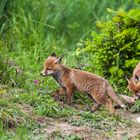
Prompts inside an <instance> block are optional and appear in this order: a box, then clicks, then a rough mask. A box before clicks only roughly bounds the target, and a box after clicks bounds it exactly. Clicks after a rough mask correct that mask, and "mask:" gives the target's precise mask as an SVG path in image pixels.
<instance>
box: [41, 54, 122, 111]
mask: <svg viewBox="0 0 140 140" xmlns="http://www.w3.org/2000/svg"><path fill="white" fill-rule="evenodd" d="M61 59H62V58H61V57H57V56H56V55H55V53H52V54H51V55H50V56H49V57H48V58H47V59H46V60H45V62H44V68H43V70H42V72H41V75H42V76H52V77H53V78H54V79H55V80H56V81H57V82H58V84H59V85H60V86H61V88H60V89H58V90H57V91H56V92H55V94H54V97H55V99H58V97H59V96H60V95H61V94H64V93H65V94H66V99H67V103H68V104H70V103H71V99H72V95H73V92H74V91H75V90H78V91H81V92H85V93H87V94H88V95H89V96H90V97H91V98H92V99H93V101H94V102H95V105H94V107H93V108H92V109H91V111H92V112H94V111H96V110H97V109H98V108H99V107H100V106H101V105H105V106H106V107H107V108H108V110H109V111H110V112H111V113H113V112H114V111H115V110H114V107H113V103H112V100H113V101H115V102H116V103H117V104H118V105H119V106H120V107H122V108H123V107H124V104H123V103H122V102H121V101H120V99H119V98H118V97H117V95H116V94H115V93H114V91H113V89H112V87H111V86H110V84H109V83H108V81H107V80H105V79H104V78H103V77H100V76H98V75H95V74H92V73H89V72H86V71H82V70H78V69H72V68H68V67H66V66H64V65H62V64H61ZM109 97H110V98H111V99H112V100H111V99H110V98H109Z"/></svg>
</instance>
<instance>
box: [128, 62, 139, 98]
mask: <svg viewBox="0 0 140 140" xmlns="http://www.w3.org/2000/svg"><path fill="white" fill-rule="evenodd" d="M127 81H128V89H129V90H130V91H131V92H132V94H133V96H134V97H140V62H139V63H138V64H137V65H136V67H135V69H134V70H133V76H132V77H131V78H130V79H127Z"/></svg>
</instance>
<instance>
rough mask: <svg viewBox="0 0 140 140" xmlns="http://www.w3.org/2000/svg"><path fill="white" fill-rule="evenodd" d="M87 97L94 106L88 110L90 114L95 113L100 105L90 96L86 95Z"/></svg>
mask: <svg viewBox="0 0 140 140" xmlns="http://www.w3.org/2000/svg"><path fill="white" fill-rule="evenodd" d="M88 96H89V98H91V99H92V101H93V102H94V106H93V107H92V108H90V109H89V110H90V111H91V112H95V111H96V110H98V109H99V108H100V107H101V104H99V103H97V102H96V101H95V99H94V97H93V96H92V95H90V94H88Z"/></svg>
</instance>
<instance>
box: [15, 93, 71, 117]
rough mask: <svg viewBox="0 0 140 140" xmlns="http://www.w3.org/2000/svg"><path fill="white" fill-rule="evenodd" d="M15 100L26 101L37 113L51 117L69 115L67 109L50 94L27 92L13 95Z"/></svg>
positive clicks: (69, 112)
mask: <svg viewBox="0 0 140 140" xmlns="http://www.w3.org/2000/svg"><path fill="white" fill-rule="evenodd" d="M14 100H15V101H18V102H21V103H24V104H25V103H26V104H29V105H31V106H32V107H34V108H35V112H36V114H38V115H45V116H48V117H52V118H60V117H65V116H68V115H71V114H72V112H71V111H70V110H69V109H64V108H63V107H62V106H60V105H59V104H58V103H57V102H55V101H54V100H53V98H52V97H51V96H50V95H47V94H46V95H45V94H41V93H40V94H38V93H29V94H22V95H17V96H15V99H14Z"/></svg>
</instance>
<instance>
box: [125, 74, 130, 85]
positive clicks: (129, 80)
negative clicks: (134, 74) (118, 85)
mask: <svg viewBox="0 0 140 140" xmlns="http://www.w3.org/2000/svg"><path fill="white" fill-rule="evenodd" d="M125 79H126V80H127V82H128V83H129V84H130V80H129V79H128V78H127V76H125Z"/></svg>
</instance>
